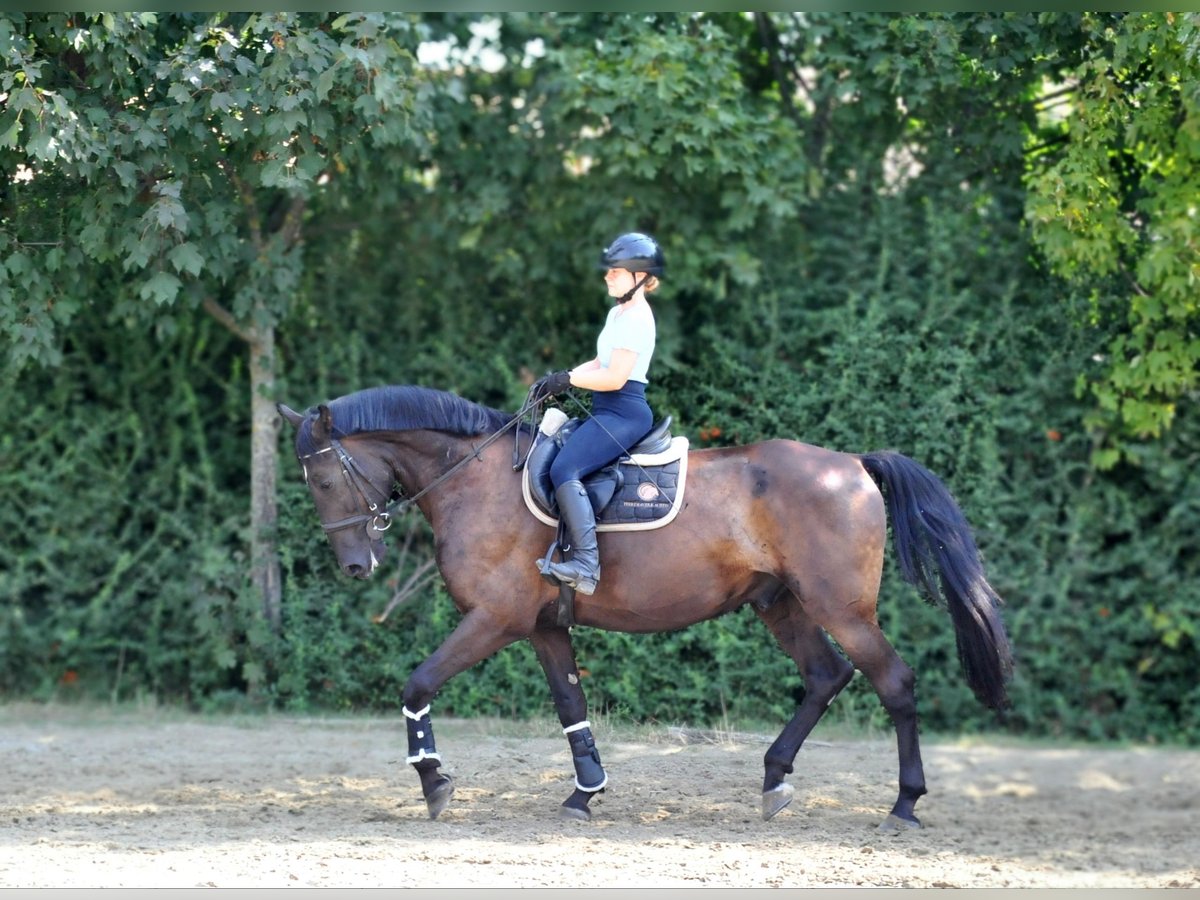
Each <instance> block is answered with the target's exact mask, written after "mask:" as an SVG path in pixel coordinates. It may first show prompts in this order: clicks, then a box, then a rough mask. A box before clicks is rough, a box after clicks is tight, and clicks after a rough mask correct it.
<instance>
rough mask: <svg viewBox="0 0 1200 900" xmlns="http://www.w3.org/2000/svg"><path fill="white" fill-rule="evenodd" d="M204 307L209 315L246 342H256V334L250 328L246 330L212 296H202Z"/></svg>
mask: <svg viewBox="0 0 1200 900" xmlns="http://www.w3.org/2000/svg"><path fill="white" fill-rule="evenodd" d="M204 308H205V310H207V311H208V313H209V315H211V316H212V317H213V318H214V319H216V320H217V321H218V322H220V323H221V324H222V325H224V326H225V327H226V328H228V329H229V330H230V331H232V332H233V333H234V334H236V335H237V336H238V337H239V338H241V339H242V340H243V341H245V342H246V343H247V344H254V343H257V341H258V335H256V334H255V333H254V331H253V330H252V329H251V330H247V329H246V328H243V327H242V326H241V325H240V324H239V323H238V320H237V319H235V318H234V317H233V313H231V312H230V311H229V310H227V309H226V308H225V307H223V306H222V305H221V304H220V303H218V302H217V301H216V300H214V299H213V298H212V297H205V298H204Z"/></svg>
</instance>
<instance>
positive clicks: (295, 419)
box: [275, 403, 304, 428]
mask: <svg viewBox="0 0 1200 900" xmlns="http://www.w3.org/2000/svg"><path fill="white" fill-rule="evenodd" d="M275 408H276V409H277V410H279V414H280V415H281V416H283V417H284V418H285V419H287V420H288V421H289V422H291V423H292V427H293V428H299V427H300V423H301V422H303V421H304V416H302V415H300V413H298V412H296V411H295V410H294V409H292V408H291V407H289V406H286V405H284V404H283V403H276V404H275Z"/></svg>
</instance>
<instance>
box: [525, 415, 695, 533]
mask: <svg viewBox="0 0 1200 900" xmlns="http://www.w3.org/2000/svg"><path fill="white" fill-rule="evenodd" d="M687 460H688V439H687V438H686V437H683V436H679V437H675V438H673V439H672V440H671V446H670V447H668V448H667V449H666V450H664V451H663V452H662V453H643V454H637V455H635V456H631V457H630V458H629V459H624V460H621V462H620V466H621V471H622V473H623V474H624V476H625V483H624V486H623V487H621V488H620V489H619V490H618V491H617V492H616V493H615V494H614V495H613V498H612V499H611V500H610V501H609V502H608V503H607V505H605V507H604V509H603V510H601V512H600V515H599V516H597V517H596V530H597V531H647V530H649V529H651V528H662V527H663V526H664V525H668V524H670V523H671V522H672V521H673V520H674V518H675V516H677V515H678V514H679V510H680V509H682V508H683V486H684V480H685V478H686V476H687ZM521 495H522V496H523V497H524V498H525V505H526V506H527V507H528V508H529V511H530V512H531V513H533V515H534V517H535V518H536V519H538V520H539V521H541V522H544V523H545V524H547V525H555V526H556V525H558V518H557V517H555V516H552V515H550V513H548V512H547V511H546V510H544V509H542V507H541V506H540V505H538V504H537V503H536V502H534V499H533V495H532V494H531V493H530V490H529V468H528V467H526V468H525V469H524V470H523V471H522V473H521Z"/></svg>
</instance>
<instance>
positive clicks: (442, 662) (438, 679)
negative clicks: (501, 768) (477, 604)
mask: <svg viewBox="0 0 1200 900" xmlns="http://www.w3.org/2000/svg"><path fill="white" fill-rule="evenodd" d="M506 626H508V627H506ZM521 637H524V634H523V633H522V632H520V631H519V630H517V629H515V627H513V626H512V623H505V622H503V621H501V620H499V619H498V618H497V617H496V616H494V615H492V614H490V613H488V612H487V611H486V610H483V609H480V608H476V609H473V610H471V611H470V612H469V613H467V614H466V615H465V616H463V619H462V621H461V622H459V623H458V627H457V628H455V629H454V631H452V632H451V633H450V635H449V636H448V637H447V638H446V639H445V640H444V641H442V645H441V646H440V647H438V648H437V650H435V651H434V653H433V654H432V655H431V656H430V657H429V658H428V659H426V660H425V661H424V662H423V663H421V665H419V666H417V668H416V669H415V670H414V671H413V673H412V675H411V676H409V679H408V681H407V683H405V685H404V720H405V722H406V723H407V725H408V758H407V759H406V760H405V761H406V762H408V763H409V764H411V765H412V767H413V768H414V769H416V770H417V774H418V775H419V776H420V778H421V793H422V794H423V795H424V797H425V807H426V809H427V810H428V811H429V818H431V819H436V818H437V817H438V816H439V815H440V814H441V812H442V811H443V810H444V809H445V808H446V806H447V805H448V804H449V803H450V796H451V795H452V794H453V793H454V783H453V779H452V778H451V777H450V776H449V775H446V774H443V773H442V772H441V765H442V756H441V754H440V753H438V750H437V744H436V743H435V742H434V739H433V720H432V719H431V718H430V715H429V707H430V703H431V702H432V701H433V698H434V697H435V696H437V692H438V691H440V690H441V689H442V685H444V684H445V683H446V682H447V681H449V680H450V679H451V678H453V677H454V676H455V675H457V674H458V673H459V672H465V671H466V670H467V669H469V668H471V666H473V665H475V664H476V663H477V662H480V661H481V660H484V659H487V658H488V657H489V656H491V655H492V654H494V653H496V652H498V651H499V650H501V649H503V648H504V647H507V646H508V645H509V644H511V643H512V642H513V641H515V640H518V639H519V638H521Z"/></svg>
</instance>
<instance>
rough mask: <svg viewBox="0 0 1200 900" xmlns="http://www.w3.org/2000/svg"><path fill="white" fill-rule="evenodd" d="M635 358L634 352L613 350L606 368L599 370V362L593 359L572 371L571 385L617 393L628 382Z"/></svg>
mask: <svg viewBox="0 0 1200 900" xmlns="http://www.w3.org/2000/svg"><path fill="white" fill-rule="evenodd" d="M637 358H638V355H637V351H635V350H621V349H618V350H614V351H613V352H612V356H611V357H610V358H609V360H608V368H601V367H600V362H599V360H595V359H594V360H592V361H591V362H589V363H584V364H583V365H582V366H579V367H577V368H575V369H572V370H571V384H572V385H574V386H575V387H579V388H585V389H586V390H589V391H619V390H620V389H621V388H623V387H625V382H626V381H628V380H629V373H630V372H632V371H633V366H634V363H636V362H637ZM593 363H594V364H595V365H593Z"/></svg>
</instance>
